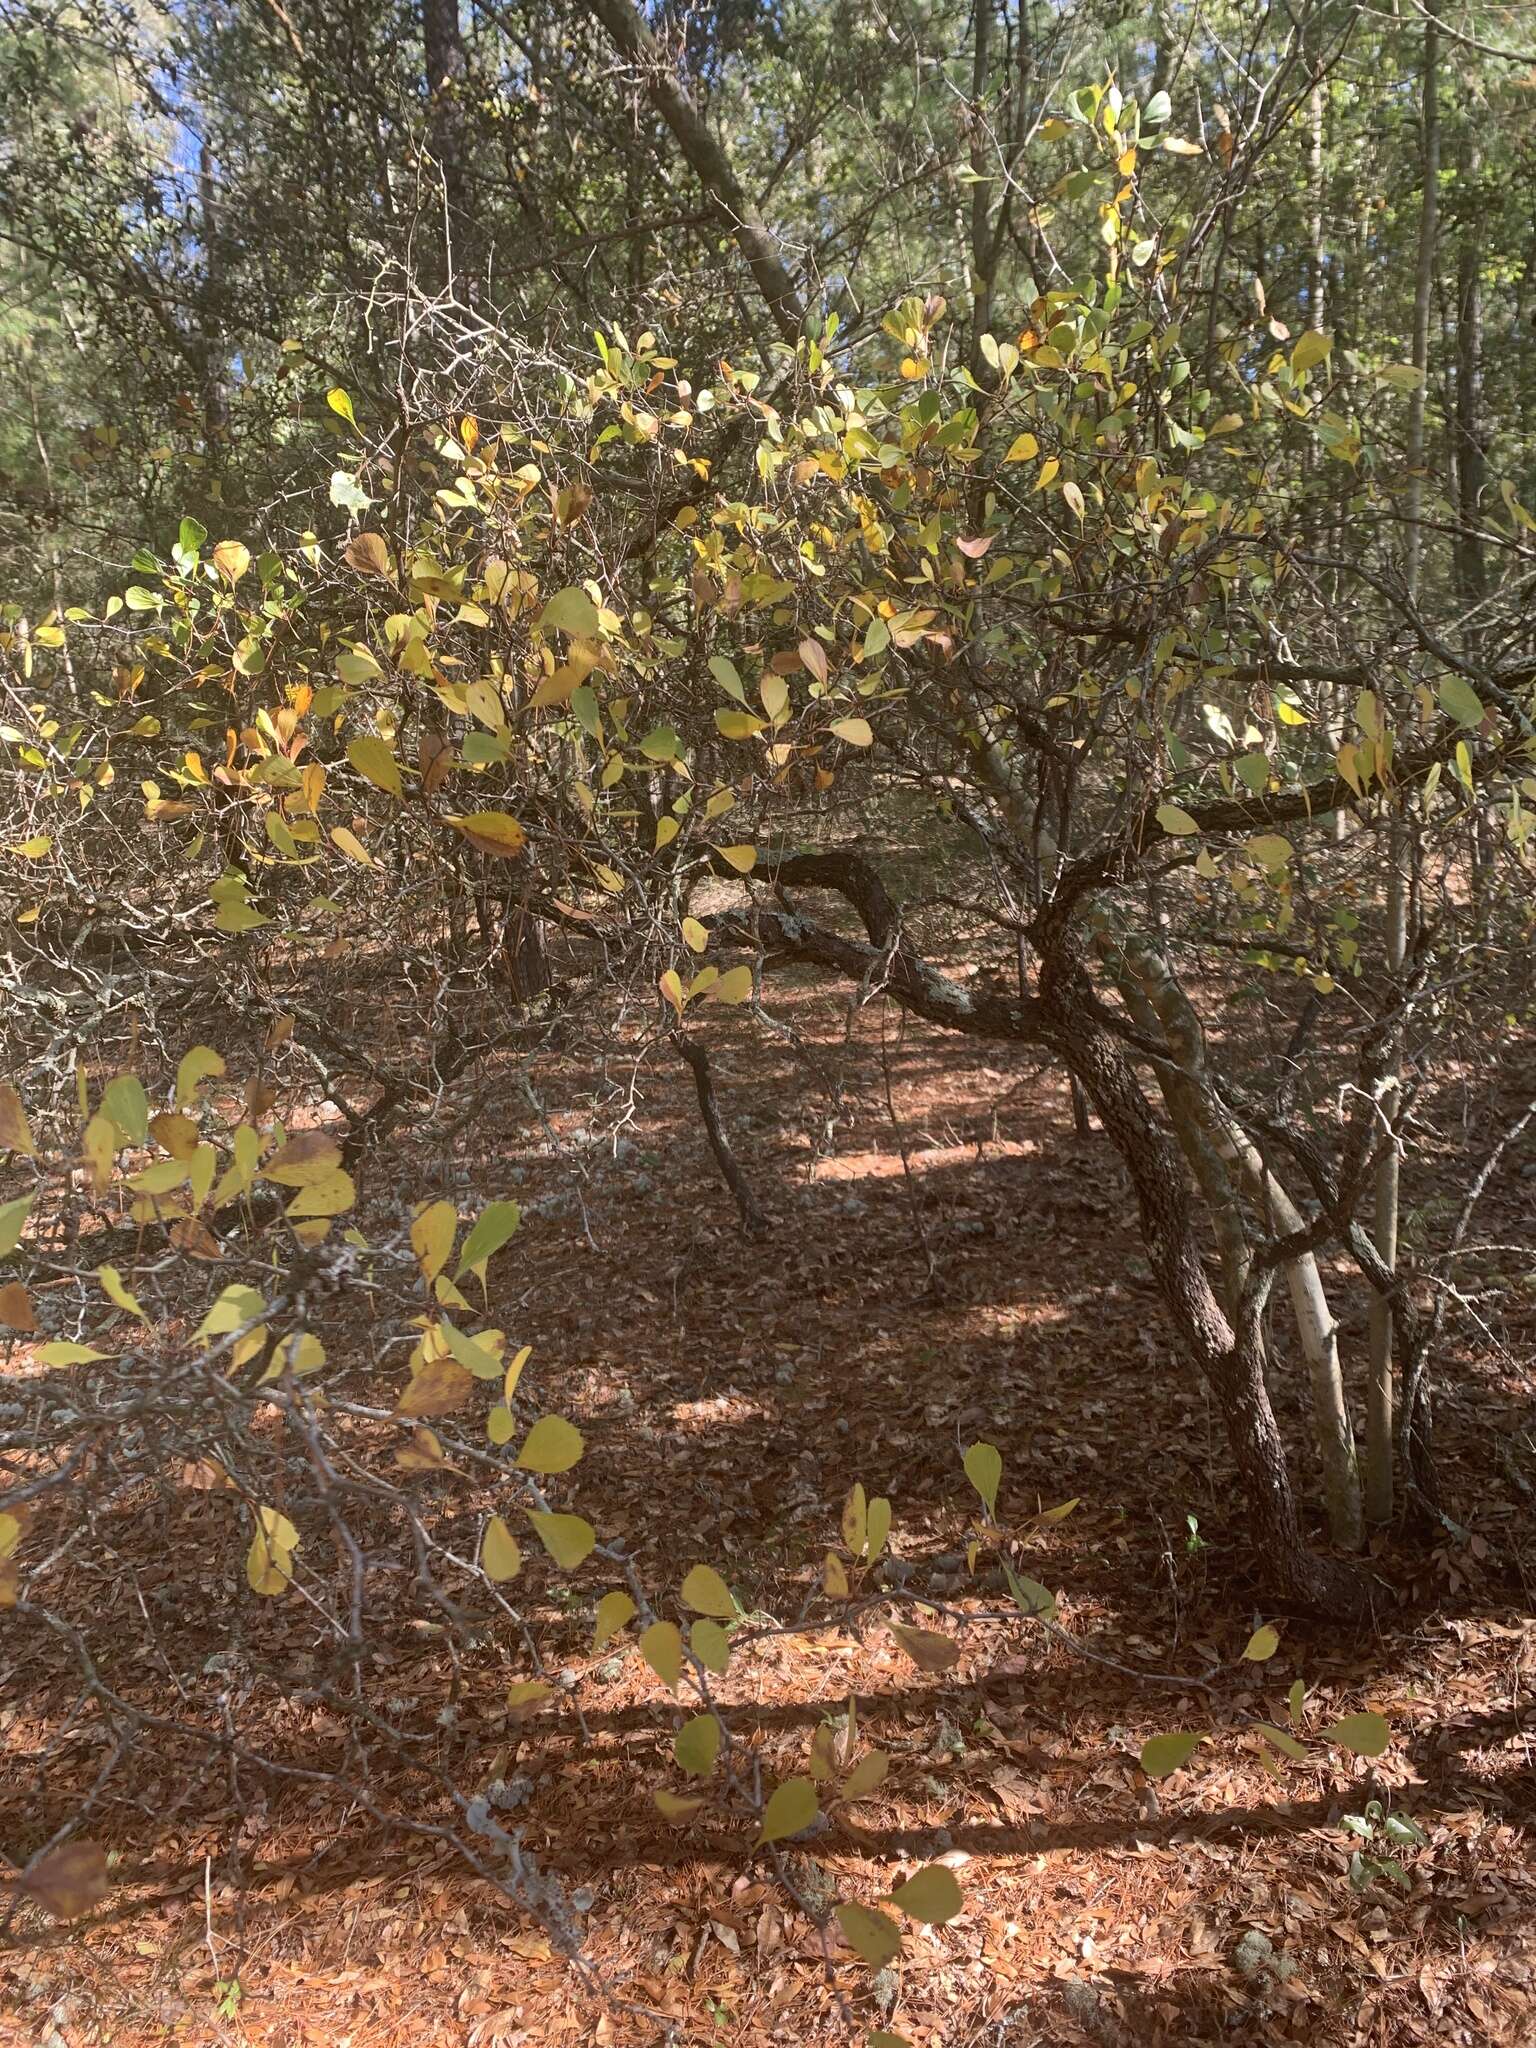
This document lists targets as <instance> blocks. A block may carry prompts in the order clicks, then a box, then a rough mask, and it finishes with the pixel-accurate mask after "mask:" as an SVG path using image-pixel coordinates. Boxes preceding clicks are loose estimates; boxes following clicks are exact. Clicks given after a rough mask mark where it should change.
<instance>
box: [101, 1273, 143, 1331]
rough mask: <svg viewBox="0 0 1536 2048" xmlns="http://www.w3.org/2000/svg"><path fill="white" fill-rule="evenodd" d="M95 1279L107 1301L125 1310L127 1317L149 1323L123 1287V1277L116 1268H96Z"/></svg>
mask: <svg viewBox="0 0 1536 2048" xmlns="http://www.w3.org/2000/svg"><path fill="white" fill-rule="evenodd" d="M96 1278H97V1279H98V1280H99V1281H100V1282H101V1291H102V1293H103V1294H104V1295H105V1296H106V1297H107V1299H108V1301H111V1302H115V1303H116V1304H117V1306H118V1307H119V1308H122V1309H126V1310H127V1311H128V1313H129V1315H131V1316H137V1317H138V1319H139V1321H140V1322H141V1323H147V1322H148V1321H149V1317H148V1316H147V1315H145V1313H144V1311H143V1309H142V1308H140V1306H139V1304H138V1302H137V1301H136V1300H135V1299H134V1297H133V1296H132V1295H131V1294H130V1293H129V1291H128V1289H127V1288H126V1287H125V1286H124V1285H123V1276H122V1274H121V1273H119V1272H118V1270H117V1268H116V1266H98V1267H97V1268H96Z"/></svg>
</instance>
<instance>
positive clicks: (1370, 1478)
mask: <svg viewBox="0 0 1536 2048" xmlns="http://www.w3.org/2000/svg"><path fill="white" fill-rule="evenodd" d="M1408 860H1409V839H1408V824H1407V821H1406V819H1405V817H1404V815H1403V813H1402V812H1401V811H1395V812H1394V813H1393V817H1392V823H1391V825H1390V827H1389V828H1388V836H1387V928H1386V932H1385V935H1384V938H1385V945H1386V953H1387V972H1388V974H1389V975H1390V976H1391V978H1392V982H1393V984H1394V985H1396V984H1398V983H1399V982H1400V981H1401V978H1402V971H1403V962H1404V960H1405V959H1406V957H1407V952H1408ZM1397 1051H1398V1044H1397V1042H1396V1041H1394V1044H1393V1046H1392V1049H1391V1053H1390V1055H1389V1057H1391V1058H1392V1059H1393V1060H1394V1062H1395V1059H1396V1054H1397ZM1397 1105H1398V1090H1397V1087H1396V1085H1395V1084H1394V1085H1392V1086H1391V1087H1389V1088H1387V1089H1385V1090H1384V1091H1383V1093H1382V1098H1381V1114H1382V1118H1383V1120H1384V1121H1385V1122H1386V1123H1388V1124H1395V1122H1396V1120H1397ZM1401 1173H1402V1155H1401V1153H1400V1152H1399V1150H1398V1147H1397V1145H1396V1143H1395V1142H1394V1143H1391V1144H1388V1145H1387V1146H1386V1147H1385V1149H1384V1150H1383V1152H1382V1155H1381V1158H1380V1160H1379V1161H1378V1163H1377V1167H1376V1178H1375V1188H1374V1191H1373V1193H1374V1213H1373V1219H1372V1233H1371V1234H1372V1236H1373V1237H1374V1238H1375V1240H1376V1249H1377V1251H1378V1252H1379V1253H1380V1254H1381V1258H1382V1263H1383V1264H1384V1265H1386V1266H1388V1267H1389V1268H1391V1269H1393V1270H1394V1271H1395V1270H1396V1266H1397V1226H1398V1202H1399V1181H1400V1178H1401ZM1393 1349H1394V1345H1393V1316H1392V1306H1391V1303H1390V1302H1388V1301H1386V1300H1385V1299H1384V1298H1383V1297H1382V1296H1381V1295H1379V1294H1378V1295H1376V1296H1374V1298H1373V1299H1372V1301H1371V1309H1370V1328H1369V1359H1370V1365H1369V1376H1368V1378H1367V1381H1366V1395H1365V1513H1366V1519H1367V1520H1368V1521H1371V1522H1377V1523H1380V1522H1390V1521H1391V1519H1392V1507H1393V1492H1394V1487H1393V1451H1394V1438H1395V1435H1396V1431H1395V1428H1394V1424H1393V1408H1394V1403H1395V1398H1396V1388H1395V1384H1394V1374H1393V1356H1392V1354H1393Z"/></svg>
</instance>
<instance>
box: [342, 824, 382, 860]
mask: <svg viewBox="0 0 1536 2048" xmlns="http://www.w3.org/2000/svg"><path fill="white" fill-rule="evenodd" d="M331 844H332V845H333V846H334V847H335V848H336V849H337V851H338V852H339V853H344V854H345V855H346V856H347V859H348V860H355V861H356V862H357V864H358V866H359V867H364V868H371V867H372V866H373V865H374V859H373V855H372V854H371V853H370V852H369V851H368V849H367V847H366V846H364V844H363V842H362V841H361V839H359V838H358V836H357V834H356V833H355V832H349V831H348V829H347V827H346V826H345V825H333V826H332V827H331Z"/></svg>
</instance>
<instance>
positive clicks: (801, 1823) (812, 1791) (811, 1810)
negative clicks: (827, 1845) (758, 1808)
mask: <svg viewBox="0 0 1536 2048" xmlns="http://www.w3.org/2000/svg"><path fill="white" fill-rule="evenodd" d="M820 1811H821V1806H820V1802H819V1801H818V1800H817V1797H816V1787H815V1786H814V1785H813V1784H812V1783H811V1781H810V1779H809V1778H787V1779H786V1780H785V1781H784V1783H783V1784H782V1785H780V1786H779V1787H778V1789H777V1790H776V1791H775V1793H774V1795H773V1797H772V1798H771V1799H770V1800H769V1801H768V1804H767V1806H766V1807H765V1808H764V1809H763V1824H762V1826H761V1827H760V1828H759V1829H758V1831H757V1843H756V1844H754V1846H758V1845H760V1844H762V1843H763V1842H782V1841H785V1840H787V1839H788V1837H789V1836H791V1835H798V1834H800V1833H801V1832H802V1830H803V1829H805V1828H808V1827H809V1826H810V1825H811V1822H812V1821H813V1820H815V1818H816V1816H817V1814H818V1813H819V1812H820Z"/></svg>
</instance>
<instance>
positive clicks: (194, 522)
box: [177, 517, 208, 555]
mask: <svg viewBox="0 0 1536 2048" xmlns="http://www.w3.org/2000/svg"><path fill="white" fill-rule="evenodd" d="M207 538H208V529H207V527H206V526H204V525H203V523H202V521H201V520H200V519H192V518H190V517H189V518H186V519H183V520H182V522H181V531H180V532H179V534H178V535H177V539H178V540H179V541H180V543H181V551H182V553H183V554H186V555H195V554H196V553H197V551H198V549H199V548H200V547H201V546H202V544H203V542H204V541H205V540H206V539H207Z"/></svg>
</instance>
